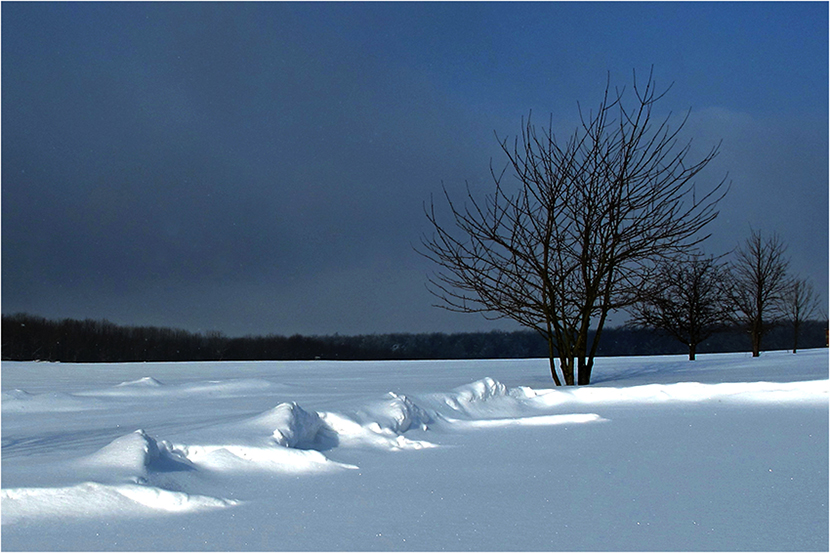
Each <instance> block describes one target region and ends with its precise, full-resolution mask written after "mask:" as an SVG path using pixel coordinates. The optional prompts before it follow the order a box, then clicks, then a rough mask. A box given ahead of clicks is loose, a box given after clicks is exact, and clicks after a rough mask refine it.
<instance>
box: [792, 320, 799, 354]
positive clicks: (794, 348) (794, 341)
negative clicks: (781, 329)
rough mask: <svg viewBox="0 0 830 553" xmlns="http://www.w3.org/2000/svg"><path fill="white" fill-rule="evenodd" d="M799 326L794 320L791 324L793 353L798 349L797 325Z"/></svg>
mask: <svg viewBox="0 0 830 553" xmlns="http://www.w3.org/2000/svg"><path fill="white" fill-rule="evenodd" d="M799 326H800V325H799V323H798V322H796V323H795V324H794V325H793V353H796V352H797V351H798V330H799V329H798V327H799Z"/></svg>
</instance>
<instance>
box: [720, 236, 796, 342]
mask: <svg viewBox="0 0 830 553" xmlns="http://www.w3.org/2000/svg"><path fill="white" fill-rule="evenodd" d="M786 251H787V246H786V245H785V244H784V243H783V242H782V241H781V238H780V237H779V236H778V235H777V234H773V235H772V236H771V237H770V238H767V239H764V238H762V236H761V231H755V230H752V231H751V234H750V236H749V238H747V239H746V241H745V242H744V243H743V244H741V245H740V246H738V249H737V250H736V252H735V259H734V260H733V262H732V266H731V274H732V282H733V286H732V304H733V307H734V309H735V313H736V321H737V322H738V323H739V324H743V325H744V326H745V328H746V329H747V330H748V331H749V335H750V338H751V340H752V356H753V357H758V356H759V355H760V354H761V340H762V338H763V337H764V335H765V334H766V333H767V332H769V330H770V328H771V327H772V325H773V323H776V322H778V321H780V319H781V317H782V316H783V306H784V297H785V295H786V293H787V289H788V286H789V283H788V281H787V267H788V266H789V259H787V258H786V257H784V254H785V252H786Z"/></svg>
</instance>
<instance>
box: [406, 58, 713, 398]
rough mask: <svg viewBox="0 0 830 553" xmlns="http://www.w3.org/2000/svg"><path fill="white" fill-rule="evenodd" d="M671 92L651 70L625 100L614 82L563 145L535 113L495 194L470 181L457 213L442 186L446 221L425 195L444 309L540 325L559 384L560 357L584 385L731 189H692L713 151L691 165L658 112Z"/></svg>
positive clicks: (508, 148) (427, 240)
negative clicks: (600, 352) (652, 270)
mask: <svg viewBox="0 0 830 553" xmlns="http://www.w3.org/2000/svg"><path fill="white" fill-rule="evenodd" d="M665 92H666V90H663V91H659V90H658V89H657V88H656V86H655V83H654V81H653V75H652V73H649V77H648V79H647V80H646V82H645V84H644V85H643V84H642V83H638V82H637V80H636V75H635V80H634V100H633V102H631V105H628V104H627V101H626V98H625V90H624V89H622V90H617V89H613V90H612V88H611V84H610V79H609V81H608V82H607V84H606V88H605V92H604V94H603V97H602V100H601V101H600V103H599V105H598V106H597V108H596V110H595V111H594V110H591V111H589V112H588V113H587V114H586V113H585V112H584V111H583V110H582V108H581V106H580V110H579V114H580V125H579V127H577V128H576V129H575V130H574V131H573V133H571V134H570V135H569V136H568V137H567V138H566V139H564V140H562V139H559V138H557V136H556V135H555V134H554V132H553V128H552V127H553V125H552V123H553V120H552V118H551V124H550V126H549V127H548V128H539V129H537V128H536V126H534V124H533V123H532V120H531V116H530V115H529V116H528V118H527V120H524V119H523V120H522V128H521V132H520V134H519V135H518V136H516V137H515V138H514V139H513V140H512V141H508V139H507V138H505V139H500V140H499V145H500V146H501V149H502V151H503V152H504V154H505V156H506V158H507V167H506V168H505V170H504V171H502V172H500V173H497V172H496V171H495V170H494V169H493V168H492V164H491V175H492V177H493V181H494V183H495V191H494V193H493V194H492V195H491V196H488V197H486V198H485V199H484V200H483V201H481V200H477V199H476V198H474V197H473V195H472V193H471V192H470V189H469V187H468V189H467V199H466V202H465V204H464V206H463V207H462V206H459V205H457V204H455V203H453V201H452V199H451V198H450V195H449V193H448V192H447V191H446V189H445V190H444V195H445V199H446V202H447V205H448V207H449V211H450V214H451V219H452V225H449V226H448V225H446V224H443V223H441V222H440V221H439V220H438V217H437V215H436V210H435V205H434V203H433V202H432V201H430V204H429V206H428V207H426V209H425V211H426V215H427V218H428V219H429V221H430V223H432V226H433V230H434V232H433V235H432V236H431V237H423V238H422V245H423V248H424V251H422V252H421V253H423V254H424V255H425V256H426V257H428V258H430V259H431V260H433V261H434V262H435V263H436V264H437V265H438V266H439V267H440V268H441V270H439V272H437V273H436V274H435V275H433V277H432V278H430V289H431V291H432V292H433V293H434V294H435V295H436V296H437V297H438V298H439V300H440V303H441V306H442V307H444V308H447V309H451V310H454V311H461V312H468V313H484V314H486V315H488V316H492V317H508V318H511V319H513V320H515V321H517V322H519V323H520V324H522V325H524V326H527V327H529V328H533V329H535V330H537V331H538V332H539V333H540V334H542V335H543V336H544V337H545V338H546V339H547V340H548V342H549V344H550V345H551V347H550V350H551V373H552V375H553V377H554V380H555V381H557V382H558V381H559V378H558V375H557V371H556V369H555V365H554V351H555V353H556V355H557V357H558V359H559V366H560V371H561V374H562V380H563V381H564V382H565V383H566V384H574V383H575V375H576V368H577V367H578V368H579V371H578V377H579V383H580V384H587V383H588V382H589V381H590V374H591V369H592V366H593V357H594V353H595V352H596V346H597V340H598V337H599V335H600V334H601V331H602V327H603V325H604V323H605V320H606V318H607V316H608V314H609V312H611V311H612V310H615V309H620V308H623V307H625V306H627V305H630V304H631V302H633V301H634V299H635V298H636V296H637V293H636V292H637V290H638V289H639V288H640V287H641V286H642V281H643V278H644V276H645V275H646V271H647V269H648V268H649V267H651V266H653V265H654V264H655V263H657V262H659V261H660V260H661V259H666V258H669V257H672V256H674V255H676V254H677V253H678V252H684V251H686V250H688V249H689V248H691V247H692V246H693V245H694V244H696V243H698V242H700V240H702V239H703V238H704V237H702V236H701V235H700V232H701V231H702V230H703V229H704V228H705V226H706V225H707V224H708V223H710V222H711V221H712V220H713V219H714V218H715V217H716V216H717V210H716V205H717V203H718V201H719V200H720V199H721V198H722V197H723V196H724V195H725V194H726V192H727V190H728V187H727V186H725V181H721V182H720V183H718V184H716V185H715V186H714V187H712V188H711V189H710V190H708V191H707V192H706V193H704V194H703V195H702V196H699V195H698V194H697V191H696V189H695V184H694V178H695V177H696V176H697V175H698V174H699V173H700V171H701V170H703V168H704V167H706V165H707V164H708V163H709V162H710V161H711V160H712V159H714V157H715V156H716V155H717V152H718V147H717V146H716V147H714V148H712V150H711V151H710V152H709V153H708V154H707V155H705V156H704V157H703V158H702V159H700V160H697V161H693V162H691V163H690V162H689V160H688V157H689V155H690V143H689V144H686V145H684V146H682V147H679V146H678V141H679V136H680V134H681V130H682V129H683V127H684V125H685V119H683V120H682V121H681V123H680V124H679V125H678V126H677V127H676V128H670V122H671V117H672V116H671V115H668V116H666V118H665V119H663V120H660V121H655V120H654V119H653V106H654V104H655V102H657V101H658V100H660V99H662V98H663V96H664V94H665ZM505 175H510V176H511V177H512V179H511V182H505V180H504V177H505ZM589 327H590V328H596V329H597V332H596V334H595V336H596V337H595V338H594V341H593V343H589V333H588V329H589Z"/></svg>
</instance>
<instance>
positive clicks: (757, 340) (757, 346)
mask: <svg viewBox="0 0 830 553" xmlns="http://www.w3.org/2000/svg"><path fill="white" fill-rule="evenodd" d="M760 356H761V329H760V328H758V327H757V326H754V327H753V328H752V357H760Z"/></svg>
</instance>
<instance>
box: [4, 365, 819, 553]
mask: <svg viewBox="0 0 830 553" xmlns="http://www.w3.org/2000/svg"><path fill="white" fill-rule="evenodd" d="M1 380H2V491H1V492H0V510H2V536H0V539H2V548H3V550H7V551H19V550H29V551H32V550H51V551H59V550H73V551H96V550H142V551H172V550H187V551H194V550H222V551H233V550H242V551H277V550H288V551H298V550H299V551H308V550H314V551H338V550H359V551H374V550H383V551H398V550H404V551H436V550H453V551H465V550H473V551H494V550H495V551H531V550H542V551H575V550H594V551H597V550H600V551H602V550H606V551H607V550H612V551H621V550H637V551H655V550H658V551H672V550H707V551H711V550H721V551H722V550H752V551H756V550H764V551H768V550H775V551H790V550H800V551H804V550H808V551H827V550H828V352H827V350H826V349H822V350H808V351H801V352H799V353H798V354H791V353H788V352H768V353H764V354H762V356H761V357H760V358H755V359H753V358H751V357H750V356H749V355H748V354H743V353H740V354H717V355H699V356H698V360H697V361H694V362H689V361H687V360H685V359H684V358H683V357H682V356H653V357H626V358H600V359H598V360H597V362H596V366H595V369H594V379H593V380H594V384H592V385H591V386H586V387H579V388H554V387H553V385H552V382H551V381H550V375H549V372H548V368H547V361H546V360H541V359H527V360H488V361H423V362H421V361H417V362H416V361H411V362H333V361H332V362H330V361H313V362H215V363H123V364H94V365H93V364H57V363H55V364H52V363H22V362H4V363H2V379H1Z"/></svg>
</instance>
